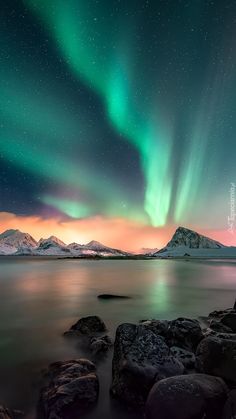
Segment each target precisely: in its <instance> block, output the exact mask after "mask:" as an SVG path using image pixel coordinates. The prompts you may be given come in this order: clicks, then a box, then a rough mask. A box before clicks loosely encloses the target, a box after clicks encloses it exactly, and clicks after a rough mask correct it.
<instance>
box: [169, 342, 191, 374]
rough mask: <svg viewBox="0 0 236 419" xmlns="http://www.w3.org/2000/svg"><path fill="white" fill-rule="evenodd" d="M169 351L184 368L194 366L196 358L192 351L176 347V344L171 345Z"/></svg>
mask: <svg viewBox="0 0 236 419" xmlns="http://www.w3.org/2000/svg"><path fill="white" fill-rule="evenodd" d="M170 352H171V354H172V355H173V356H174V357H175V358H177V359H178V360H179V361H181V362H182V364H183V365H184V367H185V368H187V369H191V368H194V366H195V361H196V358H195V355H194V353H193V352H190V351H187V350H186V349H182V348H178V347H177V346H172V347H171V348H170Z"/></svg>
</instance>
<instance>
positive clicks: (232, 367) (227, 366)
mask: <svg viewBox="0 0 236 419" xmlns="http://www.w3.org/2000/svg"><path fill="white" fill-rule="evenodd" d="M196 366H197V369H198V370H199V371H200V372H203V373H206V374H211V375H216V376H218V377H221V378H223V379H224V380H226V381H228V382H232V383H234V384H236V341H235V340H229V339H220V338H219V337H211V336H210V337H207V338H205V339H203V340H202V341H201V342H200V344H199V346H198V348H197V352H196Z"/></svg>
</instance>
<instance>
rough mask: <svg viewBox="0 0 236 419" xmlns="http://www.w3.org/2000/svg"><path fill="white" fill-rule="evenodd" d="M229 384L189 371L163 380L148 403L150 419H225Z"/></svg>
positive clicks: (154, 389)
mask: <svg viewBox="0 0 236 419" xmlns="http://www.w3.org/2000/svg"><path fill="white" fill-rule="evenodd" d="M227 390H228V389H227V386H226V385H225V383H224V382H223V380H221V379H220V378H217V377H212V376H209V375H205V374H189V375H182V376H178V377H170V378H166V379H165V380H162V381H159V382H158V383H156V384H155V385H154V386H153V388H152V389H151V391H150V393H149V396H148V400H147V403H146V419H221V414H222V410H223V406H224V403H225V400H226V398H227Z"/></svg>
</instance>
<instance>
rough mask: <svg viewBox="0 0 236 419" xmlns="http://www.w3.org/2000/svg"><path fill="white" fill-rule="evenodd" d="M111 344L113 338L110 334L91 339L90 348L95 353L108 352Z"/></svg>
mask: <svg viewBox="0 0 236 419" xmlns="http://www.w3.org/2000/svg"><path fill="white" fill-rule="evenodd" d="M111 346H112V340H111V338H110V337H109V336H108V335H105V336H101V337H100V336H99V337H93V338H91V340H90V350H91V351H92V352H93V354H95V355H97V354H103V353H106V352H107V351H108V349H110V348H111Z"/></svg>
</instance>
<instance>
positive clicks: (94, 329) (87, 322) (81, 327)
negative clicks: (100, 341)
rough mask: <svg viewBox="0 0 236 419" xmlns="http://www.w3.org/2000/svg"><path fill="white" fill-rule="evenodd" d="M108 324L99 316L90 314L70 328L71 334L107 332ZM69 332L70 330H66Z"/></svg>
mask: <svg viewBox="0 0 236 419" xmlns="http://www.w3.org/2000/svg"><path fill="white" fill-rule="evenodd" d="M106 330H107V329H106V325H105V323H104V322H103V320H102V319H100V317H98V316H88V317H82V318H81V319H79V320H78V321H77V322H76V323H75V324H73V326H71V328H70V330H69V334H71V333H78V334H82V335H91V334H93V333H103V332H106ZM66 333H68V332H66Z"/></svg>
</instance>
